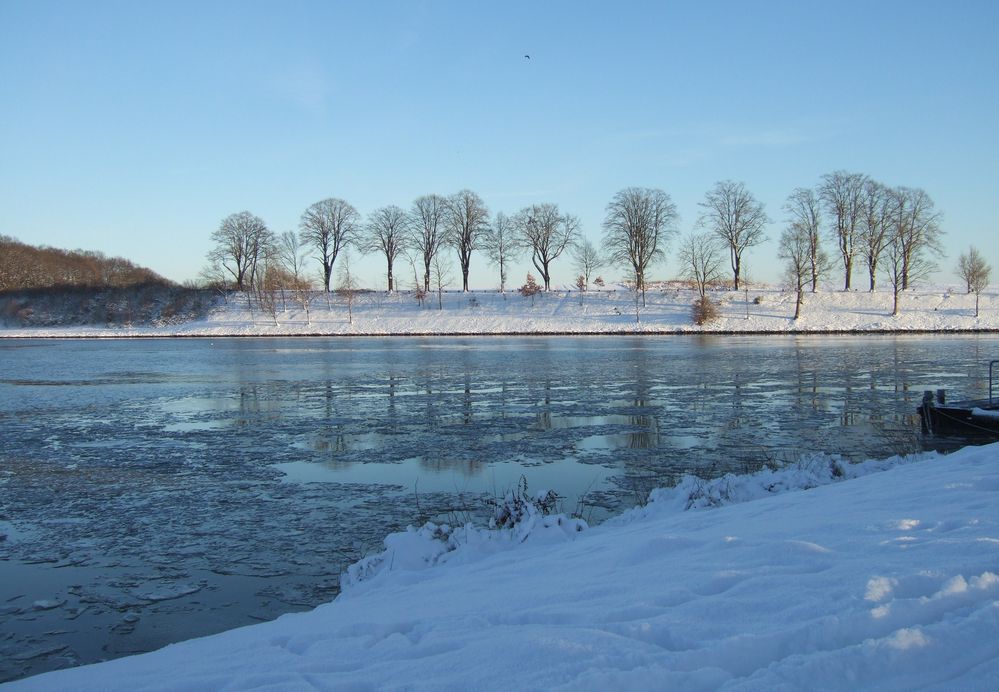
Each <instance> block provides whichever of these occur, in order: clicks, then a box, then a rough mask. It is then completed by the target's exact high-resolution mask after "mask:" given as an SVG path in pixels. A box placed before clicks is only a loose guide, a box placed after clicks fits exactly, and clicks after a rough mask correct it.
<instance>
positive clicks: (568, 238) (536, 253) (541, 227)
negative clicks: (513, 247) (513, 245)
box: [514, 204, 579, 291]
mask: <svg viewBox="0 0 999 692" xmlns="http://www.w3.org/2000/svg"><path fill="white" fill-rule="evenodd" d="M514 224H515V226H516V227H517V230H518V235H519V236H520V244H521V246H522V247H524V248H525V249H529V250H530V251H531V262H532V263H533V264H534V268H535V269H537V270H538V272H540V273H541V278H542V280H543V281H544V286H545V290H546V291H549V290H551V264H552V262H554V261H555V260H556V259H558V257H559V255H561V254H562V253H563V252H565V250H566V248H568V247H569V246H571V245H572V244H573V243H574V242H575V240H576V237H577V236H578V235H579V219H577V218H576V217H575V216H571V215H569V214H565V215H563V214H561V213H559V210H558V205H557V204H535V205H533V206H530V207H525V208H524V209H521V210H520V212H519V213H518V214H517V216H516V218H515V221H514Z"/></svg>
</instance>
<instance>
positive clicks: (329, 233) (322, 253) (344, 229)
mask: <svg viewBox="0 0 999 692" xmlns="http://www.w3.org/2000/svg"><path fill="white" fill-rule="evenodd" d="M360 219H361V216H360V214H358V213H357V210H356V209H354V207H353V206H352V205H350V204H349V203H348V202H345V201H344V200H342V199H337V198H335V197H331V198H329V199H324V200H321V201H319V202H316V203H315V204H313V205H312V206H311V207H309V208H308V209H306V210H305V212H304V213H303V214H302V219H301V221H300V222H299V227H300V228H301V231H302V234H301V236H300V237H301V240H302V242H303V243H305V244H307V245H310V246H311V247H312V248H313V249H314V250H315V251H316V253H317V254H316V260H317V261H318V262H319V263H320V264H321V265H322V267H323V286H324V287H325V289H326V291H327V293H328V292H329V291H330V281H331V280H332V277H333V263H334V262H336V258H337V256H338V255H339V254H340V253H341V252H342V251H343V250H345V249H346V248H347V246H349V245H351V244H352V243H354V241H355V239H356V234H357V226H358V223H359V222H360Z"/></svg>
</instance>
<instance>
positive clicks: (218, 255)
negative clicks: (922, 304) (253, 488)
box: [209, 171, 981, 313]
mask: <svg viewBox="0 0 999 692" xmlns="http://www.w3.org/2000/svg"><path fill="white" fill-rule="evenodd" d="M699 206H700V207H701V213H700V214H699V216H698V218H697V221H696V223H695V227H694V232H693V233H691V234H690V235H689V236H687V237H686V238H684V239H683V240H682V242H681V243H680V244H679V246H678V248H677V256H678V257H679V259H680V262H681V265H682V267H683V273H684V276H685V277H686V278H688V279H690V280H692V281H693V282H694V283H695V284H696V285H697V287H698V289H699V292H700V294H701V297H702V298H703V297H704V296H705V291H706V287H707V286H709V285H712V284H715V283H718V282H720V281H721V279H722V269H721V265H722V262H723V258H724V257H726V256H727V259H728V265H729V268H730V270H731V277H732V286H733V288H734V289H736V290H738V289H739V288H740V285H741V283H742V282H743V281H744V278H743V277H744V254H745V253H746V251H747V250H749V249H750V248H752V247H754V246H757V245H759V244H761V243H763V242H764V241H765V240H766V228H767V226H768V225H769V224H770V223H772V219H771V218H770V217H769V216H768V214H767V212H766V208H765V206H764V204H763V203H762V202H760V201H759V200H757V199H756V197H755V196H754V195H753V194H752V193H751V192H750V191H749V190H748V189H747V188H746V186H745V184H744V183H741V182H736V181H731V180H724V181H720V182H718V183H716V184H715V185H714V186H713V187H712V188H711V189H710V190H708V192H707V193H706V194H705V196H704V200H703V201H702V202H701V203H700V205H699ZM783 211H784V214H785V219H786V228H785V230H784V231H783V233H782V234H781V238H780V243H779V251H778V257H779V258H780V259H781V261H782V262H783V264H784V267H785V269H786V276H787V279H788V283H789V285H790V286H791V287H792V288H794V289H795V290H796V291H798V293H799V301H798V310H796V313H800V306H801V302H802V297H801V296H802V294H803V293H804V292H805V290H806V288H808V287H810V289H811V291H813V292H814V291H816V290H817V289H818V285H819V281H820V279H822V278H824V277H827V276H828V275H829V274H830V272H832V271H833V264H834V262H833V260H832V259H831V257H830V253H829V252H827V250H826V243H830V244H831V245H832V246H833V247H835V251H834V252H833V253H831V254H832V256H833V257H837V256H838V259H839V262H840V264H841V266H842V270H843V278H844V282H843V285H844V290H850V289H851V285H852V277H853V272H854V269H855V266H856V265H857V264H862V265H863V266H864V267H865V268H866V270H867V274H868V277H869V285H870V290H871V291H875V290H876V287H877V281H878V276H879V272H882V274H883V275H884V276H886V277H887V279H888V281H889V283H890V284H891V286H892V289H893V292H894V295H895V298H896V304H895V310H896V311H897V308H898V306H897V298H898V295H899V292H900V291H902V290H905V289H906V288H908V287H909V286H910V285H911V283H912V282H913V281H914V280H916V279H918V278H920V277H922V276H925V275H926V273H927V272H929V271H930V270H931V269H933V268H934V266H935V265H934V259H935V258H938V257H940V256H941V255H942V243H941V236H942V233H943V231H942V229H941V225H940V214H939V212H937V211H936V209H935V207H934V204H933V201H932V199H931V198H930V196H929V195H928V194H927V193H926V192H925V191H923V190H921V189H918V188H911V187H889V186H887V185H884V184H882V183H880V182H878V181H876V180H873V179H872V178H870V177H869V176H866V175H863V174H859V173H850V172H846V171H835V172H833V173H829V174H827V175H824V176H822V178H821V180H820V181H819V183H818V185H816V186H815V187H814V188H797V189H795V190H793V191H792V192H791V194H790V195H789V196H788V197H787V200H786V201H785V203H784V205H783ZM678 225H679V214H678V212H677V207H676V205H675V204H674V203H673V201H672V199H671V198H670V196H669V195H668V194H667V193H666V192H664V191H663V190H660V189H655V188H640V187H629V188H626V189H624V190H621V191H620V192H618V193H617V194H616V195H614V197H613V198H612V199H611V201H610V202H609V203H608V205H607V208H606V215H605V218H604V221H603V224H602V229H603V238H602V247H601V248H600V250H598V249H597V248H596V247H595V246H594V245H593V244H592V243H591V242H590V241H589V240H587V239H585V238H583V237H582V234H581V229H580V222H579V219H578V218H577V217H575V216H573V215H571V214H566V213H563V212H562V211H561V210H560V209H559V207H558V206H557V205H555V204H535V205H532V206H529V207H525V208H523V209H521V210H520V211H519V212H517V213H516V214H513V215H511V216H508V215H506V214H504V213H503V212H500V213H497V214H496V215H495V216H492V215H491V214H490V212H489V209H488V208H487V207H486V205H485V203H484V202H483V201H482V199H481V197H479V196H478V195H477V194H476V193H474V192H472V191H471V190H462V191H460V192H458V193H456V194H453V195H450V196H441V195H436V194H430V195H424V196H422V197H419V198H417V199H416V200H414V201H413V203H412V205H411V206H410V208H409V209H408V210H404V209H402V208H400V207H397V206H386V207H382V208H379V209H376V210H375V211H373V212H372V213H371V214H369V215H368V217H367V218H366V219H363V218H362V217H361V215H360V214H359V213H358V212H357V210H356V209H355V208H354V207H353V206H352V205H350V204H349V203H348V202H346V201H344V200H342V199H337V198H330V199H325V200H322V201H320V202H317V203H315V204H313V205H312V206H310V207H309V208H308V209H307V210H306V211H305V212H304V213H303V214H302V217H301V221H300V224H299V226H300V228H299V233H297V234H296V233H294V232H292V231H288V232H286V233H284V234H282V235H281V237H280V238H279V239H275V238H274V236H273V234H272V233H271V232H270V231H269V230H267V227H266V225H265V224H264V222H263V221H262V220H261V219H259V218H257V217H256V216H253V215H252V214H250V213H248V212H241V213H239V214H234V215H232V216H229V217H227V218H226V219H225V220H223V222H222V224H221V226H220V227H219V229H218V230H217V231H216V232H215V233H214V234H213V235H212V240H213V241H214V243H215V245H214V248H213V250H212V252H211V253H210V254H209V259H210V260H211V261H212V266H213V267H215V268H216V271H215V276H219V275H220V274H221V275H227V277H228V278H229V279H231V281H232V283H233V284H234V286H235V288H236V289H237V290H240V289H245V288H246V287H247V285H249V286H253V285H254V281H255V280H256V277H257V276H258V273H259V272H258V266H260V265H261V264H262V263H263V264H266V265H267V266H269V267H274V268H275V269H274V271H275V272H277V273H276V274H275V275H276V276H279V277H280V279H281V280H282V281H285V282H287V283H290V284H291V285H298V284H301V283H302V282H307V279H306V278H305V276H304V271H303V268H302V267H303V262H304V261H305V259H306V257H307V256H309V255H311V256H312V257H313V258H314V259H315V260H316V261H317V262H318V263H319V264H320V265H321V267H322V277H323V284H324V288H325V290H326V291H327V292H329V291H330V290H332V286H331V281H332V276H333V270H334V264H335V262H336V261H337V258H338V257H339V256H340V255H341V254H342V253H343V252H344V250H346V249H347V248H348V247H353V248H355V249H356V250H357V251H359V252H362V253H374V254H380V255H382V256H383V257H384V259H385V262H386V278H387V285H388V290H389V291H393V290H396V289H397V283H398V282H397V279H396V277H395V271H394V267H395V265H396V263H397V261H398V260H399V258H400V257H406V258H407V259H408V260H409V262H410V264H411V266H412V268H413V273H414V283H415V284H416V286H415V288H417V289H418V290H419V291H420V292H421V294H426V293H428V292H429V291H430V289H431V280H432V277H436V281H435V283H436V284H437V288H438V289H440V288H441V285H442V284H443V281H442V277H443V274H442V272H443V270H442V269H441V253H442V251H443V250H444V249H445V248H451V249H453V250H454V251H455V252H456V254H457V259H458V263H459V265H460V267H461V278H462V289H463V290H465V291H467V290H468V287H469V271H470V265H471V259H472V253H473V252H475V251H478V252H480V253H483V254H484V255H485V256H486V257H487V258H488V259H489V261H490V262H491V263H492V264H493V265H494V266H496V267H497V268H498V269H499V276H500V290H505V289H506V287H507V285H508V279H509V277H508V273H509V268H510V265H511V263H512V262H514V261H516V260H517V259H518V258H519V257H520V256H522V255H523V254H524V253H527V254H528V255H529V256H530V258H531V262H532V264H533V266H534V268H535V269H536V270H537V272H538V274H539V275H540V277H541V286H542V287H543V289H544V290H550V288H551V268H552V265H553V263H554V262H555V261H556V260H557V259H558V258H559V257H561V256H563V255H564V254H566V252H567V251H569V253H570V254H571V255H572V258H573V260H574V266H575V268H576V269H577V270H578V271H579V277H578V278H577V280H576V285H577V286H578V287H579V288H580V289H582V290H585V288H586V286H588V285H589V284H590V282H591V275H592V274H594V273H595V272H596V271H597V270H598V269H599V267H601V266H605V265H607V266H611V265H612V266H617V267H621V268H624V269H626V270H627V271H628V272H629V274H630V275H631V277H632V281H633V285H634V287H635V289H636V292H637V295H640V296H641V299H642V301H643V302H644V298H645V289H646V283H647V279H648V274H649V271H650V269H651V268H652V267H653V266H654V265H655V264H657V263H659V262H662V261H664V260H665V259H666V258H667V254H668V252H669V250H670V244H671V243H672V242H673V240H674V239H675V238H676V236H677V234H678ZM275 246H276V247H277V250H275V249H274V247H275ZM418 268H419V269H418ZM435 268H436V269H435ZM420 270H422V276H420ZM435 272H436V273H435ZM980 273H981V272H979V274H980ZM421 284H422V285H421ZM970 285H971V284H970V283H969V287H970Z"/></svg>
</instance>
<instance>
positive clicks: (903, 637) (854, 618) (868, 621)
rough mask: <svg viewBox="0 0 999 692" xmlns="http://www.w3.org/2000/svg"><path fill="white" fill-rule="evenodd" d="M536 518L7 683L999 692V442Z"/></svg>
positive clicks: (683, 489)
mask: <svg viewBox="0 0 999 692" xmlns="http://www.w3.org/2000/svg"><path fill="white" fill-rule="evenodd" d="M813 486H814V487H813ZM800 488H806V489H800ZM692 498H693V501H691V499H692ZM532 521H534V522H535V525H534V526H533V527H532V531H530V532H529V533H527V534H526V535H527V538H526V539H524V535H525V534H524V533H521V534H519V535H518V534H512V533H508V534H506V536H505V537H502V538H497V539H495V540H489V539H485V538H483V535H482V532H481V531H475V530H469V532H468V533H467V534H466V538H465V539H464V540H459V541H457V543H456V545H457V546H458V547H457V549H456V550H445V551H443V552H442V551H440V550H437V551H436V552H433V551H432V552H431V553H428V554H427V558H428V559H416V560H414V559H412V558H413V556H414V554H416V553H414V552H412V550H410V548H412V547H413V546H414V545H420V544H422V545H429V544H430V543H429V542H432V536H431V535H430V534H431V533H433V532H426V531H424V532H423V535H420V533H421V532H419V531H411V532H408V534H401V535H400V534H397V535H396V536H395V537H390V539H389V540H388V541H387V545H388V546H389V550H388V552H387V553H386V554H384V555H382V556H381V561H380V568H379V569H376V570H368V573H367V574H366V576H367V578H365V579H359V580H355V583H354V584H353V585H352V586H350V587H349V588H347V590H345V591H344V592H343V593H342V594H341V595H340V596H339V597H338V598H337V599H336V601H334V602H333V603H331V604H329V605H325V606H322V607H320V608H317V609H316V610H315V611H312V612H310V613H302V614H294V615H287V616H284V617H282V618H280V619H278V620H276V621H274V622H269V623H264V624H260V625H255V626H252V627H247V628H243V629H239V630H233V631H230V632H226V633H223V634H220V635H217V636H213V637H208V638H205V639H199V640H193V641H189V642H184V643H181V644H176V645H172V646H169V647H166V648H165V649H162V650H160V651H157V652H153V653H150V654H145V655H142V656H136V657H132V658H125V659H118V660H115V661H110V662H108V663H104V664H99V665H95V666H88V667H84V668H78V669H74V670H68V671H59V672H54V673H48V674H45V675H42V676H39V677H35V678H29V679H27V680H22V681H19V682H16V683H13V684H12V685H11V686H10V688H11V689H12V690H51V689H72V690H107V689H123V690H125V689H127V690H136V689H163V690H167V689H169V690H192V689H199V690H209V689H227V690H236V689H251V688H252V689H260V688H267V689H281V690H286V689H287V690H296V689H385V688H390V689H391V688H407V689H434V690H439V689H451V690H467V689H574V690H577V689H582V690H608V689H614V690H618V689H684V690H697V689H758V690H774V689H843V690H856V689H877V690H907V689H914V688H919V689H940V690H957V689H961V690H984V689H994V684H995V681H996V680H997V679H999V444H994V445H990V446H987V447H980V448H966V449H963V450H960V451H958V452H956V453H954V454H951V455H950V456H947V457H939V456H930V457H927V458H925V459H923V460H919V461H914V462H912V463H897V464H892V463H885V462H881V463H869V464H867V465H865V466H862V467H848V468H843V467H840V466H838V465H837V464H830V463H828V462H825V463H820V464H819V466H805V467H802V468H796V469H791V470H789V471H786V472H782V473H778V474H774V473H770V472H766V473H764V474H760V475H757V476H755V477H752V478H743V479H737V478H734V477H729V478H728V479H722V480H720V481H716V482H714V483H713V484H711V485H704V484H698V482H697V481H693V480H687V481H685V482H684V483H683V484H681V486H680V487H679V488H677V489H674V490H670V491H661V492H658V493H656V495H655V497H654V501H653V502H652V503H651V504H650V505H648V506H647V507H644V508H641V509H636V510H634V511H632V512H630V513H628V514H626V515H624V516H623V517H620V518H618V519H616V520H612V521H610V522H608V523H606V524H604V525H602V526H600V527H597V528H592V529H587V530H583V531H578V532H577V531H575V530H574V528H573V527H571V526H570V528H573V530H565V528H566V525H559V524H558V522H552V521H551V519H550V518H548V520H547V521H545V522H540V521H539V520H538V518H537V517H534V518H533V519H532ZM407 536H408V538H407ZM514 536H516V539H515V540H514V539H513V538H514ZM486 544H489V545H486ZM405 546H409V547H408V548H407V547H405ZM452 547H455V546H452ZM400 550H401V551H402V552H399V553H398V554H397V555H395V554H394V553H393V551H400ZM445 554H446V555H451V556H453V557H450V558H442V556H443V555H445ZM396 558H398V559H396ZM431 563H434V564H433V565H432V566H431ZM355 576H357V575H355Z"/></svg>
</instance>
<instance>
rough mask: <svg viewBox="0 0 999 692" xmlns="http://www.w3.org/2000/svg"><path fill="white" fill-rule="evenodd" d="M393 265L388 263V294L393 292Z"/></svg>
mask: <svg viewBox="0 0 999 692" xmlns="http://www.w3.org/2000/svg"><path fill="white" fill-rule="evenodd" d="M392 286H393V285H392V263H391V262H389V263H388V292H389V293H391V292H392Z"/></svg>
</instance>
